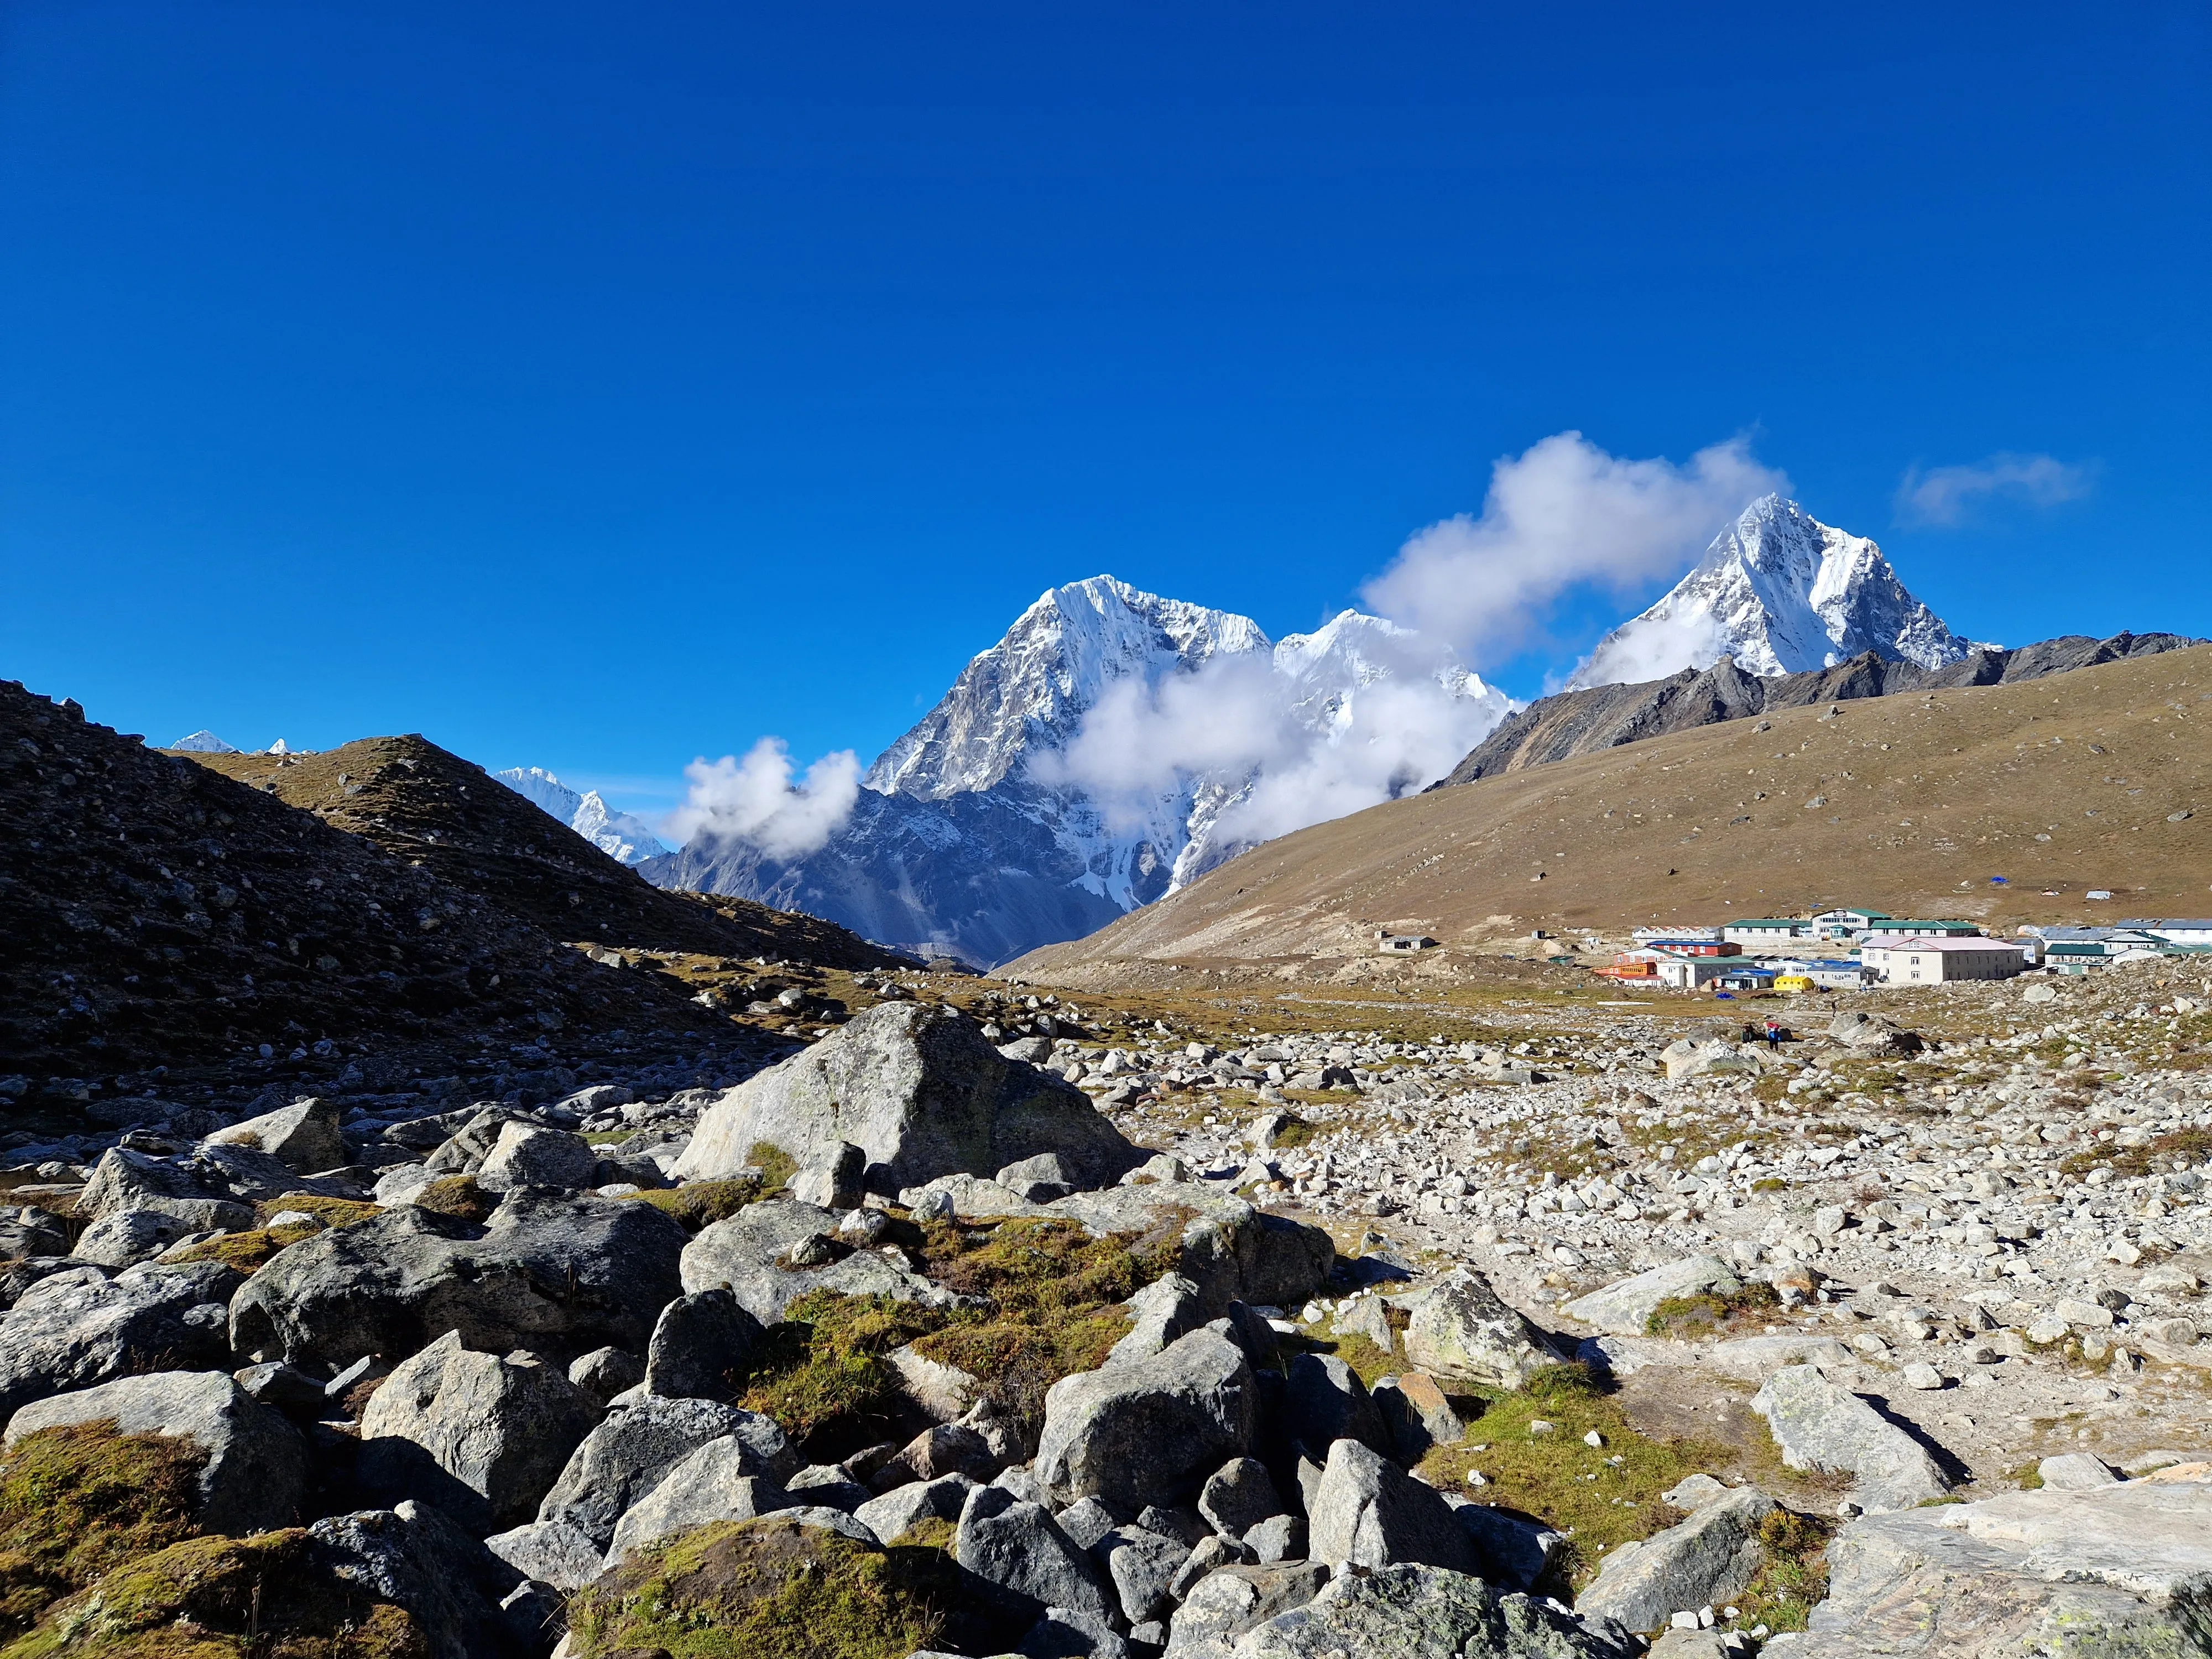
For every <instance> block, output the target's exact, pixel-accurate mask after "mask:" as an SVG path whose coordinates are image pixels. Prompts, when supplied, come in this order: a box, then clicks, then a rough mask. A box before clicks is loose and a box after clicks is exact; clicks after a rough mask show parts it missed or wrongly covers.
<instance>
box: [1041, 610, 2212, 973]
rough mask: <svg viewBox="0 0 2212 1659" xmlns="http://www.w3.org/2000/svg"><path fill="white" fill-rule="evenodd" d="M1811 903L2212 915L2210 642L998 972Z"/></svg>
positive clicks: (1850, 725) (1509, 792) (1736, 757)
mask: <svg viewBox="0 0 2212 1659" xmlns="http://www.w3.org/2000/svg"><path fill="white" fill-rule="evenodd" d="M1815 802H1817V803H1818V804H1817V805H1815V804H1814V803H1815ZM2184 813H2186V814H2190V816H2187V817H2180V816H2179V815H2180V814H2184ZM1993 876H2003V877H2006V878H2008V880H2009V884H2008V885H2006V886H1994V885H1992V884H1991V883H1990V878H1991V877H1993ZM2092 888H2109V889H2111V890H2112V891H2113V893H2114V897H2113V899H2112V901H2110V902H2092V901H2089V900H2087V899H2085V898H2084V897H2083V896H2082V895H2083V894H2084V892H2085V891H2087V890H2089V889H2092ZM1830 904H1851V905H1868V906H1872V907H1873V908H1877V909H1881V910H1887V911H1888V912H1889V913H1891V914H1892V915H1915V914H1917V915H1929V914H1935V915H1963V916H1969V917H1972V918H1974V919H1976V920H1978V921H1982V922H1984V924H1986V925H1988V926H1990V927H1993V928H1997V927H2014V926H2015V925H2017V924H2020V923H2022V922H2027V921H2039V922H2053V921H2069V922H2081V921H2096V920H2117V919H2118V918H2121V917H2124V916H2136V915H2205V914H2207V913H2212V647H2197V648H2196V649H2193V650H2189V651H2182V652H2174V653H2169V654H2166V655H2161V656H2157V657H2152V658H2147V659H2139V660H2136V661H2131V662H2124V663H2115V664H2109V665H2103V666H2099V667H2094V668H2087V669H2082V670H2079V671H2075V672H2073V673H2069V674H2062V675H2057V676H2055V677H2053V678H2049V679H2044V680H2038V681H2033V682H2030V683H2027V684H2018V685H1996V686H1984V687H1975V688H1970V689H1963V690H1950V691H1942V692H1937V693H1934V694H1930V695H1928V696H1897V697H1887V698H1880V699H1875V700H1872V701H1868V702H1850V703H1844V704H1841V705H1838V706H1837V711H1836V712H1834V713H1832V714H1831V713H1830V711H1829V710H1828V709H1827V708H1796V709H1788V710H1784V711H1781V712H1779V713H1777V714H1771V715H1770V716H1767V717H1765V718H1763V719H1761V720H1738V721H1733V722H1730V723H1728V724H1725V725H1720V726H1708V727H1704V728H1701V729H1699V730H1696V731H1691V732H1679V733H1676V734H1674V735H1672V736H1668V737H1663V738H1652V739H1650V740H1649V741H1646V742H1643V743H1638V744H1633V745H1632V746H1630V747H1627V748H1625V749H1616V750H1608V751H1607V752H1604V753H1601V754H1594V755H1586V756H1581V757H1577V758H1575V759H1572V760H1565V761H1560V762H1558V763H1553V764H1551V765H1547V766H1540V767H1533V768H1529V769H1526V770H1520V771H1513V772H1508V773H1506V774H1504V775H1503V776H1499V777H1495V778H1486V779H1483V780H1481V781H1478V782H1474V783H1470V784H1466V785H1462V786H1459V787H1453V788H1448V789H1439V790H1437V791H1434V792H1433V793H1428V794H1425V795H1419V796H1414V797H1413V798H1411V799H1406V800H1401V801H1394V802H1391V803H1389V805H1383V806H1378V807H1375V808H1373V809H1371V810H1370V811H1364V812H1359V813H1355V814H1354V815H1352V817H1346V818H1340V819H1338V820H1336V821H1335V822H1334V823H1323V824H1317V825H1316V826H1315V827H1314V828H1312V829H1304V830H1301V831H1299V832H1298V833H1297V834H1296V835H1292V836H1285V837H1283V838H1282V839H1281V840H1279V841H1275V842H1269V843H1267V845H1266V846H1263V847H1260V848H1255V849H1254V850H1253V851H1251V852H1249V853H1247V854H1244V855H1243V857H1241V858H1238V859H1235V860H1231V862H1230V863H1228V864H1226V865H1224V866H1221V867H1220V868H1219V869H1218V870H1216V871H1214V872H1212V873H1211V874H1209V875H1207V876H1206V878H1204V879H1202V880H1200V881H1199V882H1197V883H1195V884H1193V885H1192V886H1191V887H1189V888H1188V889H1186V890H1183V891H1182V892H1180V893H1177V894H1175V895H1173V896H1170V897H1168V898H1165V899H1163V900H1161V901H1160V902H1158V903H1156V904H1153V905H1151V906H1149V907H1147V908H1144V909H1141V910H1138V911H1135V912H1133V913H1132V914H1131V915H1128V916H1127V917H1125V918H1124V919H1122V920H1121V921H1117V922H1115V924H1114V925H1113V926H1112V927H1108V928H1105V929H1103V931H1101V932H1100V933H1096V934H1093V935H1092V936H1091V938H1089V939H1080V940H1077V941H1074V942H1073V943H1071V944H1067V945H1054V946H1050V947H1048V948H1047V949H1045V950H1042V951H1035V952H1032V953H1031V954H1030V955H1029V956H1027V957H1023V958H1022V959H1021V960H1020V961H1019V962H1017V963H1012V964H1010V965H1009V967H1008V969H1007V970H1006V971H1007V972H1009V973H1012V974H1018V975H1024V976H1026V977H1030V978H1036V979H1050V978H1053V977H1054V975H1069V974H1073V973H1078V972H1080V973H1081V974H1082V975H1083V976H1084V977H1085V979H1086V980H1092V979H1096V977H1097V974H1098V972H1099V970H1100V969H1102V968H1103V967H1104V966H1105V965H1106V964H1109V963H1112V962H1113V961H1115V960H1116V959H1123V960H1127V959H1146V960H1162V959H1168V958H1178V959H1191V958H1215V959H1222V958H1231V959H1234V958H1243V959H1250V958H1259V957H1310V956H1314V955H1358V954H1361V953H1364V952H1367V951H1370V950H1371V949H1372V939H1373V935H1374V932H1375V930H1376V928H1378V927H1396V928H1400V929H1407V930H1411V929H1419V930H1423V931H1426V932H1428V933H1433V934H1434V935H1435V936H1436V937H1437V938H1438V939H1442V940H1443V941H1444V942H1445V943H1446V944H1447V945H1458V944H1463V943H1466V942H1468V941H1469V940H1472V939H1481V938H1485V937H1487V938H1492V939H1497V938H1503V937H1510V935H1512V934H1514V933H1520V934H1525V933H1527V932H1528V930H1530V929H1533V928H1537V927H1542V928H1547V929H1562V930H1563V929H1566V928H1571V927H1574V928H1579V927H1591V928H1597V929H1601V930H1606V931H1613V930H1619V929H1622V928H1626V927H1632V926H1635V925H1637V924H1639V923H1644V922H1649V921H1659V922H1671V921H1680V922H1690V921H1717V920H1720V919H1723V918H1725V917H1727V916H1730V915H1790V914H1794V913H1798V912H1802V911H1805V910H1808V909H1809V908H1815V907H1819V906H1825V905H1830Z"/></svg>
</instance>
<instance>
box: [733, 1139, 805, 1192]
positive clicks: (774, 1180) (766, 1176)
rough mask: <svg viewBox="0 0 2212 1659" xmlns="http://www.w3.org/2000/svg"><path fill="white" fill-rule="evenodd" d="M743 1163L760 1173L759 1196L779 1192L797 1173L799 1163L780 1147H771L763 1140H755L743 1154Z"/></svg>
mask: <svg viewBox="0 0 2212 1659" xmlns="http://www.w3.org/2000/svg"><path fill="white" fill-rule="evenodd" d="M745 1161H746V1162H747V1163H749V1164H751V1165H752V1166H753V1167H754V1168H755V1169H757V1170H759V1171H760V1172H761V1196H762V1197H763V1198H765V1197H767V1196H768V1195H769V1194H771V1193H780V1192H781V1191H782V1190H783V1189H784V1188H785V1186H786V1185H787V1183H788V1182H790V1180H791V1178H792V1176H795V1175H797V1174H798V1173H799V1161H798V1160H797V1159H796V1158H793V1157H792V1155H791V1154H790V1153H789V1152H785V1151H784V1150H783V1148H782V1147H781V1146H769V1144H768V1142H766V1141H765V1140H756V1141H755V1142H753V1144H752V1147H751V1150H750V1151H749V1152H746V1153H745Z"/></svg>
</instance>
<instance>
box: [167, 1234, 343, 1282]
mask: <svg viewBox="0 0 2212 1659" xmlns="http://www.w3.org/2000/svg"><path fill="white" fill-rule="evenodd" d="M321 1231H323V1229H322V1228H320V1227H318V1226H316V1225H314V1224H313V1222H307V1221H294V1222H289V1223H287V1224H286V1225H283V1226H282V1227H255V1228H253V1229H252V1230H250V1231H246V1232H242V1233H225V1234H223V1235H222V1237H220V1238H210V1239H205V1240H203V1241H202V1242H201V1243H197V1244H195V1245H192V1246H191V1248H190V1249H183V1250H179V1251H176V1252H174V1253H173V1254H171V1255H167V1256H165V1257H164V1258H163V1260H165V1261H173V1262H181V1261H220V1262H222V1263H223V1264H224V1265H225V1266H227V1267H235V1268H237V1269H238V1271H239V1272H240V1273H245V1274H246V1275H248V1276H249V1277H250V1276H252V1274H254V1273H259V1272H260V1271H261V1269H262V1268H264V1267H267V1266H268V1265H269V1263H270V1261H271V1260H272V1259H273V1258H274V1257H275V1255H276V1253H277V1252H278V1251H279V1250H283V1249H289V1247H290V1246H292V1245H295V1244H297V1243H300V1242H301V1240H303V1239H309V1238H313V1237H314V1236H315V1235H316V1234H317V1233H319V1232H321Z"/></svg>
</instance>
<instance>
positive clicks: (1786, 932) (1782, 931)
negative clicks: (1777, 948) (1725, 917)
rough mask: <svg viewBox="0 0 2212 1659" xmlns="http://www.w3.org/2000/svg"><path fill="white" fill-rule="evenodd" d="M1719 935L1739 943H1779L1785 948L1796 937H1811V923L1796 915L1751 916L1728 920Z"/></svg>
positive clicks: (1796, 938)
mask: <svg viewBox="0 0 2212 1659" xmlns="http://www.w3.org/2000/svg"><path fill="white" fill-rule="evenodd" d="M1721 937H1722V938H1723V939H1732V940H1734V941H1735V943H1736V944H1738V945H1747V946H1749V945H1781V946H1783V947H1784V949H1787V948H1788V947H1789V946H1790V945H1791V944H1792V943H1794V942H1795V941H1796V940H1798V939H1811V938H1812V937H1813V924H1812V923H1811V922H1809V921H1802V920H1800V919H1798V918H1796V917H1775V916H1753V917H1750V918H1747V919H1746V920H1744V921H1731V922H1729V924H1728V925H1727V926H1726V927H1723V928H1722V929H1721Z"/></svg>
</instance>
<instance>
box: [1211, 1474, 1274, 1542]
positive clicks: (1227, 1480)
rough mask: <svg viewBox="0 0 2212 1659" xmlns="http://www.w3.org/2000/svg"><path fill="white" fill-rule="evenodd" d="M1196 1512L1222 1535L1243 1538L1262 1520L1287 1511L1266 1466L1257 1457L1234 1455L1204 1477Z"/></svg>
mask: <svg viewBox="0 0 2212 1659" xmlns="http://www.w3.org/2000/svg"><path fill="white" fill-rule="evenodd" d="M1198 1512H1199V1513H1200V1515H1202V1516H1205V1517H1206V1520H1207V1522H1209V1523H1210V1524H1211V1525H1212V1528H1213V1529H1214V1531H1216V1532H1218V1533H1219V1534H1221V1535H1222V1536H1223V1537H1224V1538H1232V1539H1242V1538H1243V1536H1244V1534H1246V1533H1248V1532H1249V1531H1251V1530H1252V1528H1255V1527H1256V1526H1258V1525H1259V1524H1260V1523H1261V1522H1262V1521H1271V1520H1273V1519H1274V1517H1275V1516H1279V1515H1282V1514H1285V1513H1286V1512H1287V1511H1285V1509H1284V1507H1283V1498H1282V1494H1281V1493H1279V1492H1277V1491H1276V1490H1275V1481H1274V1478H1273V1476H1272V1475H1270V1474H1268V1473H1267V1465H1266V1464H1265V1463H1262V1462H1261V1461H1260V1460H1259V1459H1258V1458H1256V1457H1237V1458H1231V1460H1230V1461H1229V1462H1226V1463H1224V1464H1223V1465H1222V1466H1221V1467H1220V1468H1218V1469H1216V1470H1215V1471H1214V1472H1213V1473H1212V1474H1211V1475H1209V1476H1207V1477H1206V1485H1205V1486H1204V1487H1203V1488H1202V1489H1201V1490H1200V1492H1199V1494H1198Z"/></svg>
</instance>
